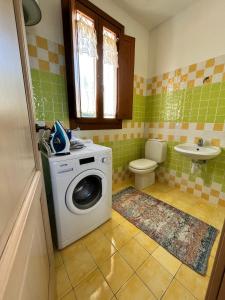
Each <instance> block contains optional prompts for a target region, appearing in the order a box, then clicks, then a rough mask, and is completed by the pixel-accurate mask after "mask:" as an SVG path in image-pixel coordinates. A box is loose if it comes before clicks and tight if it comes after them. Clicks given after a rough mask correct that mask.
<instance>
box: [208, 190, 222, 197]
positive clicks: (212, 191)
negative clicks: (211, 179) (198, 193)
mask: <svg viewBox="0 0 225 300" xmlns="http://www.w3.org/2000/svg"><path fill="white" fill-rule="evenodd" d="M210 195H212V196H214V197H219V195H220V192H218V191H217V190H214V189H211V191H210Z"/></svg>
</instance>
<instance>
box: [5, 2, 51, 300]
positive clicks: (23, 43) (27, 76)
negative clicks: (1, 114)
mask: <svg viewBox="0 0 225 300" xmlns="http://www.w3.org/2000/svg"><path fill="white" fill-rule="evenodd" d="M12 2H13V7H14V13H15V21H16V28H17V36H18V42H19V50H20V58H21V66H22V72H23V78H24V89H25V94H26V102H27V110H28V117H29V125H30V132H31V139H32V146H33V153H34V160H35V172H34V173H33V176H32V178H31V180H30V182H29V184H30V186H29V192H28V194H29V195H30V196H31V195H32V189H33V192H34V188H35V189H36V191H37V194H38V196H39V199H37V198H38V197H36V195H35V197H33V198H32V197H30V199H29V202H30V203H31V201H40V203H41V211H42V216H43V223H44V231H45V239H46V245H47V251H48V256H49V274H50V278H49V300H50V299H51V300H54V299H55V265H54V251H53V244H52V237H51V230H50V223H49V215H48V208H47V200H46V194H45V188H44V180H43V174H42V165H41V159H40V153H39V151H38V136H37V134H36V130H35V110H34V102H33V89H32V80H31V72H30V64H29V55H28V47H27V39H26V31H25V23H24V16H23V8H22V0H12ZM26 198H27V197H26ZM24 201H26V200H24ZM24 203H25V202H24ZM27 209H28V204H27V205H26V207H22V208H21V211H20V213H19V214H22V213H24V210H25V211H26V210H27ZM14 230H16V228H14V229H13V232H14ZM13 232H12V233H13ZM10 239H11V237H10V238H9V240H8V242H10ZM6 247H7V246H6ZM12 249H15V248H12ZM5 279H6V278H5ZM0 284H1V281H0Z"/></svg>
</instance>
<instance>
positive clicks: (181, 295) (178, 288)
mask: <svg viewBox="0 0 225 300" xmlns="http://www.w3.org/2000/svg"><path fill="white" fill-rule="evenodd" d="M162 299H163V300H195V299H196V298H195V297H194V296H193V295H192V294H191V293H190V292H189V291H188V290H187V289H185V287H184V286H183V285H182V284H180V283H179V281H177V280H176V279H173V281H172V282H171V284H170V286H169V288H168V289H167V291H166V292H165V294H164V296H163V297H162Z"/></svg>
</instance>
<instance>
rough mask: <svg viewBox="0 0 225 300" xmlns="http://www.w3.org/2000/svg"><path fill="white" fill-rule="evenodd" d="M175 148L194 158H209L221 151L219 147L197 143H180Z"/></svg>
mask: <svg viewBox="0 0 225 300" xmlns="http://www.w3.org/2000/svg"><path fill="white" fill-rule="evenodd" d="M174 150H175V151H177V152H178V153H181V154H183V155H185V156H187V157H189V158H190V159H193V160H208V159H212V158H214V157H216V156H218V155H219V154H220V153H221V149H220V148H219V147H214V146H202V147H199V146H198V145H197V144H189V143H185V144H180V145H177V146H175V147H174Z"/></svg>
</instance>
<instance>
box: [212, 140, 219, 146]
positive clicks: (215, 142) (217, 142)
mask: <svg viewBox="0 0 225 300" xmlns="http://www.w3.org/2000/svg"><path fill="white" fill-rule="evenodd" d="M211 144H212V145H213V146H217V147H220V140H219V139H212V141H211Z"/></svg>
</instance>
